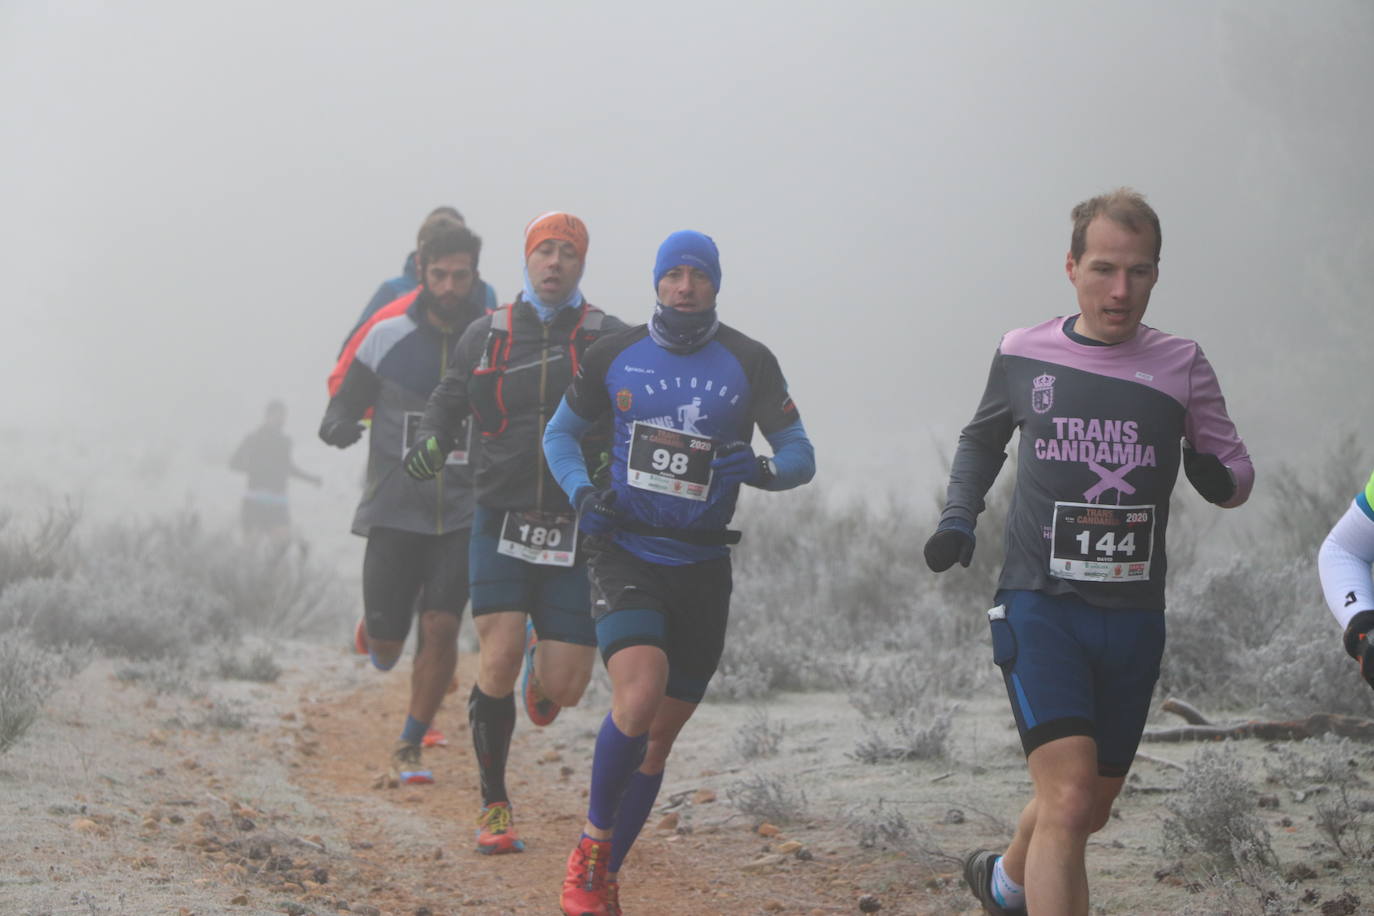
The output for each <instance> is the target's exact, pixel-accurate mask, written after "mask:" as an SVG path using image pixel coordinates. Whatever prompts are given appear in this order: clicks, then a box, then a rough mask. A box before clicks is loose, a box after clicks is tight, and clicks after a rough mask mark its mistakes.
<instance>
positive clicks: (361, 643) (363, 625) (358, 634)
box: [353, 617, 370, 655]
mask: <svg viewBox="0 0 1374 916" xmlns="http://www.w3.org/2000/svg"><path fill="white" fill-rule="evenodd" d="M353 651H354V652H357V653H358V654H359V655H368V654H370V653H369V652H368V650H367V621H366V620H363V619H362V618H361V617H359V618H358V625H357V626H356V627H354V628H353Z"/></svg>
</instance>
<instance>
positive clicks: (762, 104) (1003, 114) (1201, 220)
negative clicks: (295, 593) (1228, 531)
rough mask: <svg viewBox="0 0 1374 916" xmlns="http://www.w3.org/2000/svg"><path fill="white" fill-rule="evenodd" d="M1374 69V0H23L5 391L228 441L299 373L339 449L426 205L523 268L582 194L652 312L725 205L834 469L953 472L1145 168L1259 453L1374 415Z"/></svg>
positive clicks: (72, 436) (120, 435)
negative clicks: (535, 240)
mask: <svg viewBox="0 0 1374 916" xmlns="http://www.w3.org/2000/svg"><path fill="white" fill-rule="evenodd" d="M1371 87H1374V4H1370V3H1368V2H1367V0H1351V2H1341V0H1319V2H1314V3H1310V4H1301V5H1298V4H1292V3H1287V2H1234V3H1201V2H1199V3H1194V2H1174V3H1155V4H1149V5H1148V6H1143V5H1138V4H1130V5H1128V4H1121V5H1115V4H1103V3H1100V2H1054V3H1050V4H1037V5H1034V6H1033V7H1032V5H1029V4H1024V3H1020V2H1008V3H995V2H988V3H979V4H949V3H915V2H911V3H907V2H895V0H894V2H883V3H875V2H856V3H846V4H832V3H794V2H788V3H783V2H769V3H753V2H749V3H737V2H706V3H697V4H692V5H690V6H687V7H673V6H668V5H662V4H647V3H639V2H629V0H626V2H606V0H603V2H594V3H590V4H559V5H554V4H544V3H531V2H502V3H487V4H472V3H413V4H388V5H383V4H364V3H322V2H309V3H306V2H302V3H292V4H278V3H263V2H244V3H237V4H226V5H220V6H216V7H206V6H204V5H202V4H181V3H171V2H165V0H156V2H144V3H138V2H134V3H121V4H115V3H103V2H99V0H86V2H80V0H78V2H72V3H69V4H60V5H59V4H46V3H38V2H26V0H7V2H4V3H2V4H0V201H3V204H2V205H0V233H2V235H0V275H3V278H4V285H5V292H4V316H5V325H6V328H7V334H6V347H5V350H6V353H5V359H4V360H3V363H0V366H2V368H0V378H3V381H4V387H5V398H4V403H5V409H4V412H3V415H0V426H3V428H4V429H5V430H6V431H8V433H9V434H10V438H9V439H8V440H7V441H9V442H11V443H16V442H17V443H21V444H22V448H23V449H24V450H25V451H26V452H28V456H27V457H29V458H32V457H33V455H32V450H33V449H35V448H38V449H41V448H42V443H44V442H45V441H60V442H62V443H67V444H63V445H61V448H63V449H64V450H65V449H73V448H75V449H81V450H86V451H87V452H88V454H89V461H90V463H91V464H92V465H93V466H95V467H98V466H99V464H100V461H101V455H102V453H107V452H108V451H109V450H111V449H115V450H118V449H122V448H126V447H136V448H140V449H147V448H156V449H165V450H168V451H169V452H171V453H175V454H176V455H179V456H181V457H182V460H188V461H206V462H211V461H212V460H213V461H222V460H223V458H218V457H216V456H219V455H224V456H227V454H228V452H229V450H230V449H232V447H233V445H234V443H235V442H236V441H237V439H238V438H239V437H240V436H241V435H242V434H243V433H244V432H246V431H247V430H248V429H249V428H251V427H252V426H254V425H256V424H257V423H258V422H259V420H260V418H261V414H262V407H263V404H264V403H265V402H266V400H267V399H268V398H270V397H274V396H280V397H283V398H285V399H286V401H287V402H288V404H289V407H290V410H291V417H290V421H289V426H290V431H291V433H292V434H293V436H294V437H295V439H296V442H297V461H298V463H301V464H304V465H307V466H311V467H314V468H316V469H324V468H327V467H331V466H336V465H337V464H338V462H340V461H341V460H342V459H340V458H339V456H338V455H337V453H335V452H333V451H332V450H330V449H327V448H326V447H325V446H323V445H322V444H320V443H319V442H318V440H316V439H315V436H314V430H315V427H316V425H317V423H318V419H319V416H320V414H321V412H322V411H323V408H324V405H325V401H326V398H325V389H324V377H325V374H326V373H327V371H328V369H329V367H330V366H331V364H332V362H333V360H334V357H335V355H336V353H337V350H338V347H339V345H340V342H341V340H342V338H343V336H344V334H345V333H346V332H347V330H348V329H349V327H351V325H352V323H353V321H354V320H355V318H356V317H357V314H358V312H359V311H360V309H361V308H362V306H363V304H364V303H365V302H366V301H367V300H368V298H369V297H370V296H371V294H372V292H373V290H374V289H375V288H376V286H377V284H378V283H379V282H380V281H381V280H383V279H385V278H387V277H390V276H393V275H395V274H397V273H398V272H399V271H400V268H401V264H402V261H403V259H404V257H405V255H406V253H407V252H408V251H409V250H410V248H411V247H412V246H413V240H414V233H415V230H416V228H417V226H418V224H419V222H420V220H421V218H422V217H423V216H424V215H425V213H427V212H428V211H429V210H430V209H431V208H432V207H434V206H435V205H438V204H452V205H455V206H457V207H458V208H459V209H460V210H462V212H463V213H464V215H465V216H466V217H467V220H468V223H469V225H470V226H471V227H472V228H473V229H475V230H476V231H477V232H478V233H479V234H480V235H482V237H483V238H484V240H485V248H484V251H483V255H482V262H481V269H482V273H483V276H484V277H485V278H486V279H487V280H489V281H490V282H491V283H492V284H493V285H494V286H495V287H496V289H497V291H498V292H499V293H500V295H501V296H502V297H503V299H509V297H511V296H513V295H514V293H515V292H516V291H517V290H518V288H519V282H520V279H519V278H520V267H521V254H522V238H521V232H522V229H523V226H524V224H525V222H526V221H527V220H528V219H530V218H531V217H532V216H534V215H536V214H538V213H540V212H543V211H545V210H549V209H565V210H568V211H570V212H573V213H576V214H578V215H579V216H581V217H582V218H583V219H584V220H585V221H586V222H587V224H588V226H589V228H590V231H591V248H590V252H589V255H588V264H587V270H586V274H585V276H584V280H583V284H582V286H583V290H584V291H585V292H586V294H587V295H588V297H589V298H590V299H591V300H592V301H593V302H595V303H597V304H599V305H601V306H602V307H604V308H605V309H607V310H608V311H610V312H612V313H615V314H617V315H620V316H621V317H624V318H626V319H627V320H630V321H632V322H637V321H643V320H644V319H645V318H646V317H647V316H648V314H649V312H650V310H651V308H652V305H653V292H652V289H651V268H652V262H653V256H654V252H655V249H656V247H657V245H658V243H659V242H660V241H661V240H662V238H663V237H664V236H665V235H666V234H667V233H669V232H671V231H673V230H676V229H680V228H694V229H699V230H701V231H704V232H707V233H709V234H710V235H712V236H713V237H714V238H715V239H716V240H717V242H718V243H719V246H720V249H721V253H722V255H721V256H722V264H723V271H724V278H723V283H722V289H721V294H720V307H721V311H722V317H723V319H724V320H725V321H727V322H728V323H731V324H734V325H735V326H737V327H739V328H740V329H742V330H743V331H745V332H746V333H748V334H751V335H753V336H755V337H758V338H760V339H762V340H763V341H764V342H766V343H767V344H768V345H769V346H770V347H771V348H772V349H773V350H774V352H775V353H777V355H778V357H779V359H780V361H781V363H782V366H783V369H784V371H785V373H786V374H787V376H788V379H789V382H790V384H791V387H792V392H793V395H794V397H795V399H796V401H797V403H798V405H799V406H800V408H801V411H802V415H803V417H804V419H805V421H806V424H807V427H808V429H809V431H810V432H811V434H812V438H813V439H814V440H815V442H816V448H817V456H818V461H819V464H820V475H819V480H820V481H821V482H822V483H823V484H825V485H826V486H828V487H831V488H835V489H837V490H849V491H858V490H861V489H863V488H864V487H869V486H873V487H877V488H880V489H883V490H884V491H886V490H889V489H890V490H894V491H900V490H903V489H908V488H912V489H914V490H915V491H916V492H917V493H918V495H920V496H921V498H923V499H924V498H925V496H924V494H925V493H926V492H928V489H929V485H930V483H931V482H933V481H935V480H936V479H937V478H938V477H939V466H938V465H939V460H938V454H937V448H943V449H945V450H946V451H948V450H949V449H950V448H951V447H952V445H953V441H954V437H955V436H956V435H957V432H958V430H959V428H960V426H961V425H962V424H963V423H964V422H965V421H966V420H967V419H968V417H969V416H970V415H971V414H972V411H973V408H974V406H975V405H976V403H977V401H978V398H979V396H980V394H981V391H982V385H983V381H984V379H985V377H986V372H987V365H988V360H989V358H990V357H991V355H992V352H993V350H994V348H995V347H996V345H997V342H998V338H999V336H1000V335H1001V333H1002V332H1003V331H1005V330H1007V329H1009V328H1012V327H1018V326H1024V325H1029V324H1034V323H1038V322H1039V321H1042V320H1044V319H1046V318H1048V317H1050V316H1052V315H1056V314H1065V313H1067V312H1069V311H1072V310H1073V309H1074V308H1075V306H1074V302H1073V298H1072V289H1071V287H1070V285H1069V283H1068V281H1067V280H1066V278H1065V276H1064V269H1063V262H1064V255H1065V251H1066V249H1067V247H1068V237H1069V222H1068V211H1069V209H1070V207H1071V206H1072V205H1073V204H1074V203H1075V202H1077V201H1079V200H1081V199H1083V198H1085V197H1088V196H1090V195H1092V194H1094V193H1097V192H1100V191H1103V190H1106V189H1109V188H1112V187H1115V186H1118V185H1130V186H1133V187H1136V188H1138V189H1140V190H1141V191H1143V192H1144V193H1145V194H1146V195H1147V196H1148V197H1149V199H1150V201H1151V202H1152V203H1153V204H1154V205H1155V207H1156V208H1157V210H1158V211H1159V213H1160V215H1161V218H1162V221H1163V227H1164V232H1163V236H1164V249H1163V261H1162V266H1161V280H1160V283H1159V285H1158V286H1157V287H1156V290H1155V293H1154V298H1153V300H1152V303H1151V306H1150V313H1149V315H1148V316H1147V319H1146V321H1147V323H1149V324H1152V325H1154V326H1156V327H1160V328H1162V329H1164V330H1166V331H1170V332H1172V333H1177V334H1182V335H1185V336H1189V337H1195V338H1196V339H1198V340H1199V341H1200V342H1201V343H1202V345H1203V347H1204V349H1205V350H1206V352H1207V353H1208V355H1209V357H1210V358H1211V360H1212V362H1213V364H1214V366H1215V367H1216V369H1217V372H1218V375H1219V377H1220V378H1221V381H1222V385H1223V388H1224V390H1225V391H1226V394H1227V398H1228V402H1229V404H1230V408H1231V413H1232V416H1233V417H1234V419H1235V420H1236V422H1237V425H1238V426H1239V428H1240V430H1241V433H1242V435H1243V436H1244V437H1245V439H1246V440H1247V443H1248V444H1249V446H1250V450H1251V453H1252V454H1253V455H1254V456H1255V461H1256V465H1257V466H1258V467H1259V469H1260V474H1261V486H1262V475H1263V474H1264V472H1265V470H1266V469H1267V468H1271V467H1273V466H1274V465H1275V464H1276V463H1277V462H1280V461H1285V462H1300V461H1302V460H1303V459H1304V458H1305V457H1306V455H1307V454H1308V453H1309V452H1311V451H1312V450H1313V449H1314V448H1322V447H1324V446H1325V445H1326V444H1328V443H1330V442H1332V441H1334V439H1335V437H1336V435H1337V433H1338V432H1340V431H1343V430H1344V429H1346V428H1350V427H1353V426H1356V425H1357V424H1360V423H1361V421H1364V422H1365V423H1366V428H1367V421H1368V419H1369V418H1370V417H1371V416H1374V409H1371V408H1374V386H1372V385H1371V383H1370V372H1369V367H1370V363H1369V358H1368V355H1367V354H1368V347H1369V341H1370V340H1374V317H1371V316H1372V315H1374V309H1371V305H1370V302H1369V298H1368V294H1369V290H1370V289H1371V286H1372V285H1374V284H1371V280H1374V229H1371V219H1370V215H1371V213H1374V181H1372V180H1371V175H1370V171H1369V164H1368V163H1369V151H1370V150H1371V149H1374V118H1372V117H1371V114H1372V113H1374V100H1372V99H1371ZM16 431H22V432H23V435H22V437H21V438H15V436H16V435H18V432H16ZM52 433H60V434H61V436H62V438H60V439H54V440H47V439H45V438H43V437H44V436H47V435H49V434H52ZM1363 435H1364V436H1365V443H1364V444H1365V445H1367V446H1368V445H1374V442H1371V441H1370V438H1369V433H1368V432H1367V431H1366V432H1365V433H1363ZM77 443H80V444H77ZM13 459H14V456H13V454H12V455H11V463H13ZM349 460H350V461H351V460H352V459H351V458H350V459H349ZM1367 472H1368V469H1367V468H1358V467H1352V468H1351V469H1350V473H1351V486H1352V490H1353V488H1354V486H1355V484H1356V483H1357V481H1358V480H1359V479H1361V477H1362V473H1367ZM224 480H225V485H226V486H227V487H239V486H241V483H240V482H239V481H236V480H233V479H231V477H230V475H229V474H228V472H227V471H226V472H225V474H224ZM346 517H347V511H346V510H345V509H343V508H340V509H339V511H338V526H339V527H340V528H343V527H344V526H345V525H346Z"/></svg>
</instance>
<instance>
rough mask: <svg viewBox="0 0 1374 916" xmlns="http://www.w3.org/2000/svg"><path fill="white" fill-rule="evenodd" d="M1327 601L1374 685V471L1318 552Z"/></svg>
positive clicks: (1348, 649)
mask: <svg viewBox="0 0 1374 916" xmlns="http://www.w3.org/2000/svg"><path fill="white" fill-rule="evenodd" d="M1317 566H1318V569H1319V570H1320V572H1321V580H1322V592H1323V593H1325V595H1326V604H1327V606H1328V607H1329V608H1331V613H1332V614H1335V615H1336V622H1337V623H1339V624H1340V625H1341V627H1342V628H1343V629H1344V631H1345V636H1344V642H1345V651H1346V652H1349V653H1350V657H1351V658H1353V659H1355V661H1356V663H1357V664H1358V665H1359V666H1360V675H1361V676H1362V677H1364V679H1365V683H1367V684H1369V686H1370V687H1374V649H1371V648H1370V644H1369V640H1370V636H1369V634H1370V632H1371V631H1374V585H1371V584H1370V567H1371V566H1374V474H1371V475H1370V477H1369V482H1368V483H1367V484H1365V487H1364V489H1363V490H1361V491H1360V492H1359V493H1357V494H1356V495H1355V499H1354V500H1353V501H1352V502H1351V503H1350V508H1349V509H1347V510H1346V513H1345V515H1343V516H1341V520H1340V521H1338V522H1336V525H1335V527H1334V528H1332V529H1331V533H1330V534H1328V535H1327V536H1326V540H1325V541H1323V542H1322V546H1321V551H1320V552H1319V553H1318V554H1317Z"/></svg>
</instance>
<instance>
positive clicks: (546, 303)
mask: <svg viewBox="0 0 1374 916" xmlns="http://www.w3.org/2000/svg"><path fill="white" fill-rule="evenodd" d="M587 245H588V234H587V227H586V226H585V225H584V224H583V222H582V220H580V219H578V218H577V217H576V216H572V215H571V214H568V213H561V212H551V213H545V214H543V215H542V216H538V217H536V218H535V219H533V220H531V221H530V223H529V225H527V226H526V227H525V282H524V290H523V291H522V292H521V293H520V295H519V296H517V297H516V300H515V302H514V303H512V304H510V305H504V306H502V307H501V308H499V309H497V310H496V311H495V312H494V313H492V314H491V315H488V316H485V317H482V318H479V319H477V320H476V321H474V322H473V323H472V324H471V325H469V326H468V329H467V331H465V332H464V334H463V338H462V340H460V341H459V342H458V352H457V353H456V354H455V356H454V361H453V366H452V368H450V369H449V372H448V374H447V375H446V376H444V380H443V382H441V383H440V385H439V387H438V388H436V389H434V393H433V394H432V395H430V398H429V404H428V405H427V406H426V408H425V416H424V419H423V420H421V421H420V437H419V440H418V441H417V443H416V444H415V445H414V446H412V448H411V450H410V453H409V455H408V456H407V458H406V472H407V473H409V474H410V475H411V476H412V477H414V478H416V479H417V480H429V479H430V478H432V477H434V475H435V474H437V473H438V472H439V470H440V468H442V467H443V462H444V456H445V455H446V454H448V453H449V452H450V450H451V449H453V448H454V447H455V445H458V444H461V443H466V442H468V441H471V442H472V443H473V455H474V459H473V466H474V479H475V486H476V502H477V506H476V509H475V512H474V519H473V525H472V546H471V549H470V551H469V561H470V564H469V568H470V577H471V590H472V619H473V625H474V626H475V627H476V628H477V639H478V643H479V647H480V655H481V657H480V659H479V660H478V672H477V683H475V684H473V685H472V695H471V697H470V698H469V699H468V722H469V724H470V726H471V729H472V743H473V747H474V749H475V750H476V752H477V753H476V757H477V765H478V772H479V776H480V777H481V787H482V813H481V815H480V817H479V819H478V831H477V851H478V852H481V853H485V854H489V855H490V854H495V853H510V852H520V851H522V850H523V849H524V848H525V847H524V843H522V842H521V841H520V840H519V839H518V838H517V837H516V833H515V826H514V822H513V819H512V813H511V804H510V796H509V794H508V793H507V790H506V760H507V756H508V755H509V752H510V740H511V733H512V731H513V730H514V728H515V718H516V716H515V693H514V691H515V680H516V678H517V677H518V676H519V675H520V662H521V659H522V658H524V659H525V678H524V683H523V685H522V687H521V694H522V698H523V701H524V702H523V705H524V707H525V712H526V714H527V715H528V716H529V718H530V721H531V722H533V723H534V724H535V725H548V724H549V723H551V722H552V721H553V720H554V717H555V716H557V715H558V711H559V709H560V708H561V707H563V706H575V705H577V702H578V701H579V700H580V699H581V698H582V692H583V691H584V690H585V689H586V687H587V681H588V680H589V678H590V677H591V673H592V665H593V664H594V662H595V660H596V655H595V649H594V647H595V646H596V632H595V630H594V628H593V626H592V617H591V595H590V590H589V586H588V584H587V570H586V564H585V562H584V560H583V557H582V556H581V555H580V553H581V552H580V551H578V550H577V519H576V516H575V515H574V514H573V510H572V507H571V506H570V505H569V504H568V500H567V497H565V496H564V495H563V491H562V490H560V489H558V484H557V483H556V482H555V481H554V479H553V476H552V475H551V474H550V473H549V469H548V467H547V465H546V464H545V463H544V451H543V448H542V447H541V442H542V440H543V436H544V427H545V425H546V424H547V423H548V421H549V418H550V417H551V416H553V412H554V409H555V408H556V407H557V406H558V402H559V400H560V399H562V397H563V392H564V391H565V390H566V389H567V387H568V384H569V383H570V382H571V381H572V378H573V373H574V372H576V370H577V367H578V365H579V363H580V362H581V360H582V358H583V356H584V354H585V353H586V351H587V348H588V347H589V346H591V344H592V343H593V341H595V340H597V339H598V338H599V337H600V336H601V335H602V334H604V333H609V332H612V331H618V330H620V329H622V328H624V327H625V324H624V322H622V321H620V320H619V319H617V318H615V317H613V316H611V315H607V314H605V313H604V312H602V311H601V309H599V308H597V307H596V306H594V305H592V304H591V303H589V302H587V300H586V299H585V298H584V297H583V295H582V288H581V280H582V273H583V271H584V269H585V268H586V263H587ZM471 427H475V428H476V433H477V434H476V435H473V434H472V433H470V432H469V430H470V428H471ZM594 445H595V452H594V455H593V460H597V459H598V458H599V457H600V454H601V452H602V451H603V450H604V448H605V446H606V442H605V439H604V437H603V438H602V439H601V440H599V441H597V442H596V443H595V444H594ZM464 447H466V446H464ZM536 650H537V651H536Z"/></svg>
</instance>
